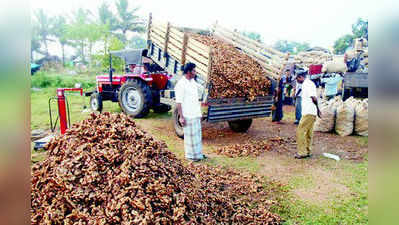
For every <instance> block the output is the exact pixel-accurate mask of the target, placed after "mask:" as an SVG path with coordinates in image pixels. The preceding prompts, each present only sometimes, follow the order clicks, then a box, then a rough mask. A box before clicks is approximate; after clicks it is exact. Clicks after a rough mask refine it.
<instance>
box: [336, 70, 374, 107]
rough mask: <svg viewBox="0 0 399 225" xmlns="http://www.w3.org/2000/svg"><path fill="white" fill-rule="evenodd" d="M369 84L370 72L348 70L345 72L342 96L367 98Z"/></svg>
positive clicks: (345, 97) (344, 97)
mask: <svg viewBox="0 0 399 225" xmlns="http://www.w3.org/2000/svg"><path fill="white" fill-rule="evenodd" d="M368 85H369V84H368V73H366V72H346V73H345V74H344V82H343V88H342V89H343V90H342V95H343V96H342V98H343V99H344V100H346V99H347V98H349V97H350V96H354V97H361V98H367V97H368Z"/></svg>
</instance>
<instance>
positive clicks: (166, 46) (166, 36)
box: [163, 22, 170, 53]
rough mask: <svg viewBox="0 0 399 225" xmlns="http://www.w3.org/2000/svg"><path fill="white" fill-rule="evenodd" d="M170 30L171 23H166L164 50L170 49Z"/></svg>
mask: <svg viewBox="0 0 399 225" xmlns="http://www.w3.org/2000/svg"><path fill="white" fill-rule="evenodd" d="M169 30H170V23H169V22H168V24H167V25H166V34H165V45H164V50H163V51H164V52H165V53H166V52H167V51H168V42H169Z"/></svg>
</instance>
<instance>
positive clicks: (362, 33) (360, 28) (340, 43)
mask: <svg viewBox="0 0 399 225" xmlns="http://www.w3.org/2000/svg"><path fill="white" fill-rule="evenodd" d="M368 26H369V22H368V20H364V19H362V18H358V19H357V21H356V22H355V23H354V24H352V34H345V35H343V36H342V37H340V38H338V39H337V40H336V41H335V42H334V53H335V54H344V53H345V51H346V50H347V49H348V48H349V47H350V46H352V45H353V42H354V41H353V40H354V39H355V38H365V39H366V40H368V38H369V36H368Z"/></svg>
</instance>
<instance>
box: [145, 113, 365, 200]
mask: <svg viewBox="0 0 399 225" xmlns="http://www.w3.org/2000/svg"><path fill="white" fill-rule="evenodd" d="M284 111H285V113H286V115H285V119H283V124H275V123H272V122H271V118H262V119H255V120H254V121H253V123H252V126H251V128H250V129H249V130H248V132H246V133H235V132H233V131H231V130H230V128H229V127H228V124H227V123H216V124H210V123H203V146H204V152H205V153H206V154H207V155H208V156H209V157H211V158H217V157H221V156H218V155H216V154H215V153H214V152H213V149H215V148H217V147H220V146H224V145H232V144H242V143H245V142H247V141H249V140H265V139H267V138H271V137H277V136H280V137H284V138H286V140H288V142H287V143H286V144H284V145H280V146H278V147H277V148H275V149H272V151H270V152H266V153H264V154H263V155H261V156H259V157H257V158H255V162H256V163H258V164H259V165H260V169H259V170H258V171H257V172H258V173H259V174H261V175H264V176H266V177H268V178H270V179H272V180H275V181H278V182H280V183H282V184H291V186H293V187H294V189H293V190H292V191H293V193H294V194H296V195H297V196H298V197H299V198H300V199H303V200H305V201H310V202H312V203H314V204H319V203H320V204H322V203H323V202H324V201H327V200H329V199H331V198H332V196H336V195H340V196H346V195H350V194H351V193H349V190H348V188H347V187H346V186H345V185H344V182H343V180H344V179H345V176H347V174H345V172H344V169H343V167H344V166H347V165H348V163H349V164H351V163H358V162H360V161H362V160H363V158H364V156H365V155H366V154H367V149H368V146H367V144H364V143H362V142H360V141H359V140H360V138H359V137H357V136H347V137H340V136H338V135H337V134H333V133H320V132H315V133H314V145H313V157H312V158H310V159H303V160H297V159H294V157H293V156H294V154H295V152H296V141H295V135H296V125H295V124H293V121H294V119H293V111H294V107H293V106H285V108H284ZM138 124H139V125H140V126H141V127H142V128H143V129H145V130H147V131H149V132H151V133H153V134H154V135H155V136H157V137H158V138H160V139H164V140H165V141H166V142H167V143H168V145H174V146H173V147H174V148H175V149H178V150H179V149H181V154H178V155H180V157H183V154H184V146H183V140H182V139H180V138H178V137H177V136H176V135H175V133H174V128H173V121H172V118H170V117H165V118H162V119H154V120H152V119H143V120H139V121H138ZM324 152H328V153H332V154H336V155H339V156H340V157H341V159H343V160H341V161H339V162H336V161H334V160H331V159H326V158H324V157H323V156H322V153H324Z"/></svg>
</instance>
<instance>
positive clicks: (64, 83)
mask: <svg viewBox="0 0 399 225" xmlns="http://www.w3.org/2000/svg"><path fill="white" fill-rule="evenodd" d="M76 83H80V84H81V87H82V88H84V89H86V88H93V87H95V84H96V83H95V76H88V75H65V74H49V73H47V72H43V71H39V72H37V73H36V74H35V75H34V76H32V78H31V87H36V88H47V87H56V88H73V87H75V84H76Z"/></svg>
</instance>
